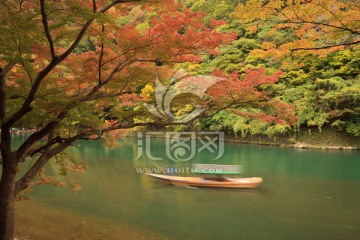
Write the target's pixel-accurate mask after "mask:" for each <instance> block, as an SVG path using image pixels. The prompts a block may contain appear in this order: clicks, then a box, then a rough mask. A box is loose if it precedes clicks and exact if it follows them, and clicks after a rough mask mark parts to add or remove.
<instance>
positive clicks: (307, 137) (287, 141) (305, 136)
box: [13, 128, 360, 151]
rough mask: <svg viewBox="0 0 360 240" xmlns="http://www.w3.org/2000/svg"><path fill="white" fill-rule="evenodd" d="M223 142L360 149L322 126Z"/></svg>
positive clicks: (229, 137) (356, 142)
mask: <svg viewBox="0 0 360 240" xmlns="http://www.w3.org/2000/svg"><path fill="white" fill-rule="evenodd" d="M35 131H36V130H35V129H14V131H13V134H14V135H21V134H24V135H26V134H31V133H34V132H35ZM142 131H144V130H142ZM160 132H161V131H160ZM114 136H115V137H117V138H124V137H126V138H131V137H136V136H137V131H132V130H129V131H121V132H119V133H117V134H116V133H115V134H114ZM154 137H155V136H154ZM156 137H158V138H164V137H165V136H162V135H157V136H156ZM225 142H228V143H238V144H253V145H266V146H275V147H282V148H297V149H319V150H345V151H349V150H360V137H355V136H353V135H350V134H347V133H345V132H340V131H337V130H335V129H332V128H323V129H322V130H321V131H320V130H319V129H318V128H308V129H301V130H300V131H299V132H298V133H292V134H291V133H288V134H284V135H276V136H274V137H273V138H269V137H267V136H264V135H254V136H246V137H241V136H240V135H238V136H236V135H234V134H225Z"/></svg>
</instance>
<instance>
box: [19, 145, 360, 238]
mask: <svg viewBox="0 0 360 240" xmlns="http://www.w3.org/2000/svg"><path fill="white" fill-rule="evenodd" d="M154 141H155V143H154V144H155V145H154V146H155V147H154V149H153V153H154V155H155V154H156V155H157V156H161V155H162V154H164V146H165V143H164V141H163V140H162V139H158V140H154ZM79 144H80V147H77V148H72V149H71V151H70V153H71V155H72V156H73V157H74V158H77V159H81V160H86V161H87V163H88V166H89V169H88V171H87V173H86V174H80V175H75V176H72V177H74V178H76V179H77V181H78V182H79V183H80V184H81V186H82V190H81V191H80V192H78V193H76V194H74V193H72V192H71V191H70V190H69V189H62V188H53V187H48V186H41V187H35V188H34V190H35V192H34V193H32V194H31V195H30V198H31V201H30V202H28V203H26V204H28V205H30V204H31V203H33V204H32V205H31V206H33V208H32V211H37V212H38V214H39V215H41V214H43V216H47V215H52V216H53V218H54V219H56V220H54V221H58V222H60V223H59V224H60V225H61V224H63V225H66V224H67V222H69V223H71V221H72V220H73V219H74V216H75V215H76V216H80V217H79V218H81V219H82V218H84V219H92V220H91V221H94V222H96V224H94V226H95V225H96V226H102V227H101V228H102V230H103V232H102V234H105V233H106V236H111V237H110V238H109V239H125V238H123V237H124V236H125V235H126V234H125V233H124V232H122V231H121V230H120V229H119V226H128V231H127V232H128V233H130V232H131V231H133V232H134V234H128V235H126V236H128V237H126V239H131V238H133V239H141V238H142V237H143V239H356V238H358V236H359V233H360V231H359V229H360V222H359V221H358V216H360V207H359V205H358V202H359V200H360V191H359V189H360V174H359V171H360V153H359V152H341V151H334V152H330V151H329V152H325V151H309V150H302V151H299V150H293V149H280V148H272V147H261V146H248V145H235V144H226V146H225V154H224V156H223V157H222V158H221V159H220V160H217V161H216V162H215V163H216V164H239V165H241V166H242V170H243V176H244V177H251V176H259V177H263V178H264V183H263V184H262V185H261V187H260V188H258V189H253V190H246V189H211V188H209V189H205V188H199V189H192V188H191V189H189V188H179V187H175V186H171V185H166V184H163V183H161V182H157V181H156V180H154V179H152V178H150V177H148V176H146V175H142V174H138V173H137V171H136V168H149V167H154V166H155V165H154V163H153V162H152V161H150V160H149V159H146V158H145V157H144V158H142V159H140V160H134V159H135V155H136V153H137V146H136V141H135V140H131V139H125V140H121V141H119V146H118V147H117V148H115V149H107V148H104V147H103V146H102V145H101V143H100V142H80V143H79ZM208 159H209V158H208V157H207V156H206V154H205V155H198V156H197V157H196V159H194V160H192V161H191V162H172V161H170V160H164V161H161V162H157V163H156V164H157V165H162V166H176V167H186V166H190V165H191V164H192V163H205V164H209V163H214V162H209V160H208ZM56 169H57V167H56V166H53V165H51V164H50V165H49V166H48V169H47V170H48V171H50V172H56ZM21 204H22V203H19V205H21ZM26 204H25V205H26ZM23 205H24V204H23ZM37 206H38V207H37ZM40 206H41V207H40ZM20 207H21V206H20ZM22 209H25V207H24V206H22ZM56 212H58V215H56ZM59 213H61V214H59ZM21 214H22V219H23V220H22V221H26V219H27V214H26V212H22V213H21ZM28 215H29V218H30V215H31V214H30V212H29V214H28ZM57 216H58V217H57ZM60 219H61V220H62V221H60ZM26 225H27V228H31V227H32V226H33V225H34V223H32V222H31V221H28V222H27V223H26ZM89 226H92V225H89ZM63 229H64V232H66V231H67V230H66V227H64V228H63ZM134 229H135V230H134ZM25 230H26V229H24V228H22V229H21V231H25ZM92 230H93V229H92V228H91V227H90V228H88V229H87V230H86V231H88V232H89V234H88V235H86V232H84V233H83V235H81V237H78V238H73V239H105V238H101V237H100V235H101V234H100V233H98V234H100V235H99V238H93V237H94V234H92ZM84 231H85V230H84ZM50 232H51V231H50V230H49V233H50ZM135 232H136V233H137V234H135ZM141 233H143V234H141ZM119 235H121V236H123V237H119ZM103 236H104V237H105V235H103Z"/></svg>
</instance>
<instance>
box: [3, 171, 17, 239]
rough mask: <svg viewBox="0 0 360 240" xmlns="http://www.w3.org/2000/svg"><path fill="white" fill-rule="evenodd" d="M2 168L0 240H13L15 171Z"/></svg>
mask: <svg viewBox="0 0 360 240" xmlns="http://www.w3.org/2000/svg"><path fill="white" fill-rule="evenodd" d="M8 170H10V169H6V168H5V167H4V166H3V172H2V176H1V181H0V240H13V239H14V230H15V184H14V179H15V173H16V172H15V171H16V168H15V171H11V170H13V169H11V170H10V171H8Z"/></svg>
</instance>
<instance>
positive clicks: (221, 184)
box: [146, 173, 263, 188]
mask: <svg viewBox="0 0 360 240" xmlns="http://www.w3.org/2000/svg"><path fill="white" fill-rule="evenodd" d="M146 174H147V175H149V176H151V177H154V178H156V179H158V180H160V181H162V182H164V183H168V184H173V185H177V186H191V187H215V188H256V187H258V186H259V185H260V184H261V183H262V181H263V179H262V178H260V177H252V178H225V179H222V180H214V179H206V178H201V177H178V176H169V175H161V174H152V173H146Z"/></svg>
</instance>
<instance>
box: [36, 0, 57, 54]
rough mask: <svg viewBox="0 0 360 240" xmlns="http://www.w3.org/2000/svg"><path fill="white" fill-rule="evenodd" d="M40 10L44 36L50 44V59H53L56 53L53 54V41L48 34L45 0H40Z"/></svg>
mask: <svg viewBox="0 0 360 240" xmlns="http://www.w3.org/2000/svg"><path fill="white" fill-rule="evenodd" d="M40 11H41V17H42V23H43V25H44V30H45V35H46V38H47V40H48V42H49V45H50V52H51V57H52V59H55V58H56V55H55V47H54V41H53V40H52V37H51V34H50V30H49V24H48V20H47V15H46V12H45V0H40Z"/></svg>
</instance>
